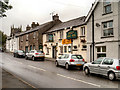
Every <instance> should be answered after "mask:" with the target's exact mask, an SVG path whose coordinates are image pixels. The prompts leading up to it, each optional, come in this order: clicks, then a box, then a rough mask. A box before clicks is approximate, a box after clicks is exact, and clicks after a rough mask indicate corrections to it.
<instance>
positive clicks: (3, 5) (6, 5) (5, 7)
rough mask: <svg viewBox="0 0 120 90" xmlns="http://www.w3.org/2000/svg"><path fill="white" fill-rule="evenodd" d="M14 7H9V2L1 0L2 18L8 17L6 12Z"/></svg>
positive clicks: (0, 14) (0, 11)
mask: <svg viewBox="0 0 120 90" xmlns="http://www.w3.org/2000/svg"><path fill="white" fill-rule="evenodd" d="M12 8H13V7H12V6H11V5H9V0H0V17H6V16H7V15H6V14H5V12H6V11H7V10H9V9H12Z"/></svg>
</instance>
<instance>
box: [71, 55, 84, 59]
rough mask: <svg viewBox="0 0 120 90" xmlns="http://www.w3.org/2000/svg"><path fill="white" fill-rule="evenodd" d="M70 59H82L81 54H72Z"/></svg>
mask: <svg viewBox="0 0 120 90" xmlns="http://www.w3.org/2000/svg"><path fill="white" fill-rule="evenodd" d="M71 58H72V59H83V57H82V56H81V55H72V57H71Z"/></svg>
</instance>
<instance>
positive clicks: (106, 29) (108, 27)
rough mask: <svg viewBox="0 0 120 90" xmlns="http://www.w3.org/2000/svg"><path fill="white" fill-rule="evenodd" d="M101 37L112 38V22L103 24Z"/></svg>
mask: <svg viewBox="0 0 120 90" xmlns="http://www.w3.org/2000/svg"><path fill="white" fill-rule="evenodd" d="M103 36H104V37H107V36H113V21H108V22H103Z"/></svg>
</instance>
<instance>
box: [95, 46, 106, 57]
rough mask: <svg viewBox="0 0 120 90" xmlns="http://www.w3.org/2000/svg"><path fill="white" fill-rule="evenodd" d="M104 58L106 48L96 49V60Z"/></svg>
mask: <svg viewBox="0 0 120 90" xmlns="http://www.w3.org/2000/svg"><path fill="white" fill-rule="evenodd" d="M99 57H106V46H99V47H97V58H99Z"/></svg>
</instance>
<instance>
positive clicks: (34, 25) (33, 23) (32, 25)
mask: <svg viewBox="0 0 120 90" xmlns="http://www.w3.org/2000/svg"><path fill="white" fill-rule="evenodd" d="M37 26H39V23H38V22H37V24H35V22H32V24H31V27H32V28H35V27H37Z"/></svg>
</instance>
